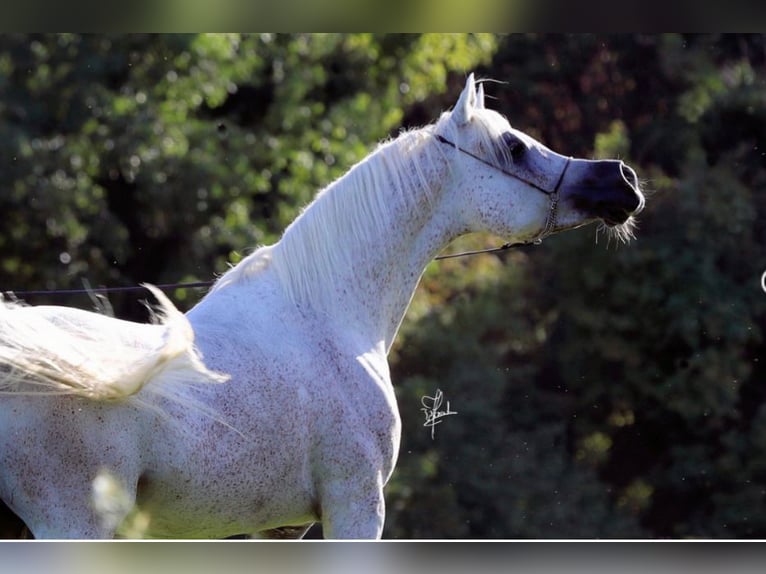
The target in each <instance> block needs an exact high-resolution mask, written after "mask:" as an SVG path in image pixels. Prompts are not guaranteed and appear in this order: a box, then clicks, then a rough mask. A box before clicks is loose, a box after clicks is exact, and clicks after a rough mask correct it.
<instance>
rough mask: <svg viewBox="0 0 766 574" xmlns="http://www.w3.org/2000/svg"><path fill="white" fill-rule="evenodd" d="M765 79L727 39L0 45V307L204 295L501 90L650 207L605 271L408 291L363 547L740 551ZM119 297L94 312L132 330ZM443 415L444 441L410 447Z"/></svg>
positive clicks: (499, 269) (457, 264) (761, 393)
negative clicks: (396, 148) (422, 128)
mask: <svg viewBox="0 0 766 574" xmlns="http://www.w3.org/2000/svg"><path fill="white" fill-rule="evenodd" d="M764 54H766V40H764V38H763V37H762V36H730V35H723V36H712V35H706V36H698V35H694V36H682V35H675V34H670V35H663V36H645V35H639V36H608V37H600V36H593V35H584V36H581V35H578V36H559V35H557V36H539V35H510V36H493V35H465V34H449V35H444V34H424V35H374V34H346V35H340V34H321V35H272V34H260V35H240V34H227V35H141V36H139V35H135V36H81V35H76V34H70V35H56V36H49V35H42V36H20V35H6V36H3V37H1V38H0V117H1V118H2V121H0V158H3V162H2V164H1V165H0V220H1V221H2V227H1V228H0V229H1V230H2V232H0V286H2V287H1V288H2V289H10V288H16V289H39V288H46V287H50V288H53V287H58V288H66V287H80V286H81V281H82V279H87V280H88V281H89V282H90V283H91V284H94V285H98V284H109V285H114V286H118V285H135V284H136V283H138V282H141V281H150V282H171V281H178V280H192V279H208V278H210V277H211V276H212V275H213V274H214V273H219V272H221V271H223V270H224V269H225V268H226V266H227V264H228V263H236V262H237V261H238V260H239V259H240V258H241V257H242V256H243V255H244V254H245V253H246V252H247V250H248V249H250V248H251V247H253V246H255V245H256V244H258V243H269V242H272V241H275V240H276V239H277V238H278V236H279V233H280V232H281V230H282V229H283V228H284V227H285V225H287V224H288V223H289V222H290V221H291V220H292V219H293V218H294V217H295V215H296V214H297V213H298V211H299V210H300V208H301V207H302V206H303V205H305V204H306V203H307V202H308V201H309V200H310V199H311V197H312V196H313V195H314V193H315V192H316V191H317V190H318V189H319V188H320V187H322V186H323V185H326V184H327V183H329V182H330V181H331V180H332V179H333V178H334V177H337V176H338V175H340V174H341V173H343V172H344V171H345V170H346V169H348V167H350V166H351V165H353V163H355V162H356V161H358V160H359V159H361V158H362V157H364V155H365V154H366V153H368V151H369V150H370V149H371V148H372V146H374V145H375V143H376V142H377V141H378V140H380V139H382V138H385V137H388V136H389V135H391V134H392V133H395V132H396V131H397V130H398V129H400V128H401V127H402V126H405V127H407V126H411V125H416V124H421V123H424V122H428V121H432V120H433V119H435V118H436V117H437V114H438V113H439V112H440V111H441V110H443V109H445V108H446V107H448V106H450V105H452V104H453V102H454V97H455V95H456V93H457V90H458V89H459V87H460V85H461V84H462V80H463V77H464V74H465V73H466V72H467V71H469V70H472V69H478V75H479V76H483V77H490V78H494V79H498V80H502V81H507V82H509V85H507V86H506V85H502V84H499V85H498V84H488V85H487V86H486V89H487V92H488V95H490V96H492V97H493V98H495V99H493V100H491V105H492V107H494V108H496V109H498V110H500V111H502V112H503V113H505V114H506V115H508V117H509V118H510V119H511V122H512V123H513V124H514V125H518V127H520V128H521V129H523V130H525V131H528V132H529V133H531V134H532V135H535V136H537V137H540V138H541V139H543V141H545V142H546V143H548V144H549V145H550V146H551V147H553V148H554V149H557V150H559V151H561V152H563V153H567V154H571V155H576V156H583V157H613V156H617V157H620V158H622V159H624V160H625V161H626V162H628V163H630V164H631V165H632V166H633V167H634V168H636V171H637V172H638V174H639V176H640V177H641V178H642V180H643V181H644V182H645V186H646V187H647V188H648V189H650V190H651V191H652V194H651V195H650V197H649V199H648V205H647V209H646V212H645V213H644V214H642V215H641V217H640V222H639V223H640V226H639V232H638V240H637V241H635V242H633V243H631V244H630V245H627V246H626V245H620V246H615V245H614V244H613V243H612V244H610V242H609V241H608V240H607V238H606V237H604V236H603V235H598V234H597V233H596V232H595V230H594V228H592V227H591V228H585V229H583V230H579V231H574V232H570V233H567V234H563V235H561V236H557V237H553V238H550V239H548V240H546V242H545V244H544V245H543V246H541V247H535V248H525V249H523V250H518V251H515V252H513V253H508V254H505V255H502V256H489V255H488V256H481V257H476V258H471V259H463V260H448V261H443V262H439V263H434V264H432V265H430V266H429V267H428V269H427V270H426V272H425V275H424V277H423V281H422V285H421V288H420V289H419V290H418V292H417V294H416V296H415V299H414V300H413V302H412V305H411V308H410V311H409V313H408V315H407V318H406V320H405V322H404V324H403V326H402V329H401V333H400V337H399V339H398V340H397V342H396V345H395V347H394V349H393V351H392V355H391V363H392V372H393V378H394V381H395V389H396V393H397V398H398V401H399V406H400V410H401V413H402V420H403V426H404V430H403V438H402V446H401V450H400V455H399V462H398V467H397V470H396V471H395V474H394V476H393V478H392V481H391V482H390V483H389V486H388V488H387V505H388V509H387V511H388V518H387V523H386V530H385V535H386V536H388V537H394V538H410V537H417V538H474V537H476V538H479V537H494V538H513V537H520V538H532V537H539V538H554V537H556V538H582V537H620V538H622V537H657V536H661V537H668V536H670V537H751V538H762V537H764V535H766V518H764V515H763V513H761V512H760V511H759V509H760V508H761V507H762V506H763V504H764V502H765V500H764V497H765V496H766V386H764V380H766V359H764V358H762V356H761V355H762V352H761V349H762V346H763V340H764V332H763V329H764V325H766V294H764V293H763V291H762V290H761V288H760V280H761V274H762V273H763V272H764V271H766V258H765V257H764V255H763V248H762V246H763V245H764V244H765V243H766V226H763V225H761V224H760V222H761V221H762V219H763V218H762V217H760V216H761V215H764V214H766V193H764V189H766V161H765V160H764V158H766V148H764V145H766V144H764V143H763V142H766V89H765V88H766V86H765V85H764V83H765V79H766V61H765V59H764ZM497 239H498V238H489V237H484V236H480V237H473V238H468V239H466V240H463V241H462V243H461V247H463V246H465V247H468V248H476V247H484V246H488V245H492V244H495V242H496V241H497ZM174 297H175V300H176V301H177V302H179V304H180V305H182V306H184V307H188V306H191V305H192V304H193V303H194V302H195V300H196V298H197V294H196V293H194V292H186V291H183V290H179V291H177V292H176V293H175V294H174ZM134 299H135V297H128V296H124V297H119V296H115V297H113V298H112V303H113V305H114V308H115V310H116V312H117V314H118V315H121V316H126V317H133V318H140V317H142V313H143V311H142V310H141V307H140V306H138V305H136V304H135V301H134ZM29 300H30V302H32V303H43V302H53V303H58V304H62V303H67V304H77V305H88V304H89V303H88V301H87V299H85V298H79V299H69V300H66V299H63V300H62V299H55V300H53V299H48V298H44V297H39V298H34V299H33V298H30V299H29ZM437 389H441V391H443V393H444V397H445V400H446V401H449V402H450V407H451V409H452V410H454V411H457V414H455V415H452V416H448V417H445V418H444V419H442V422H441V424H439V425H438V426H437V427H436V429H435V433H434V438H433V439H432V438H431V434H430V430H429V429H427V428H424V426H423V422H424V413H423V412H422V411H421V406H422V404H421V399H422V397H424V396H433V395H434V393H435V392H436V390H437ZM5 522H6V521H4V520H2V519H0V526H2V527H3V530H2V532H3V533H4V535H11V534H10V532H11V530H10V527H8V526H7V525H6V524H5Z"/></svg>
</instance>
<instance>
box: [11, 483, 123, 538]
mask: <svg viewBox="0 0 766 574" xmlns="http://www.w3.org/2000/svg"><path fill="white" fill-rule="evenodd" d="M69 477H71V479H70V478H69ZM69 477H60V478H58V479H57V480H56V482H55V484H52V483H51V482H52V481H50V480H49V481H48V483H47V484H45V485H43V484H41V483H38V482H36V481H35V482H31V483H30V481H28V480H27V481H26V486H25V487H19V488H16V489H14V491H15V493H16V496H14V501H13V508H14V510H15V511H16V512H18V514H19V515H21V516H23V517H24V521H25V523H26V525H27V527H28V528H29V531H31V533H32V534H33V535H34V537H35V538H36V539H46V538H57V539H97V538H114V536H115V532H116V530H117V528H118V527H119V525H120V524H121V523H122V522H123V520H124V519H125V517H126V516H127V515H128V513H129V512H130V510H131V508H132V506H133V504H134V503H135V490H133V492H132V494H131V493H130V490H128V489H127V488H124V489H122V491H121V492H120V493H119V495H117V494H115V500H110V499H109V498H108V497H109V496H110V495H111V494H112V493H107V494H106V497H107V498H106V499H104V498H103V496H102V498H101V499H100V500H99V495H98V494H97V493H96V492H95V491H96V489H94V480H93V479H90V477H89V476H85V473H80V472H71V471H70V475H69ZM30 486H33V488H32V489H30ZM26 493H33V494H32V495H31V496H27V495H26ZM117 496H119V497H120V499H119V500H117Z"/></svg>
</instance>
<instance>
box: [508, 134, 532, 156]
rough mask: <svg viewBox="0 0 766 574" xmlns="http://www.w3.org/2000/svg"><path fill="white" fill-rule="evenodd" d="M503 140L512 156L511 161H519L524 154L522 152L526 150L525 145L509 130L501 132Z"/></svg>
mask: <svg viewBox="0 0 766 574" xmlns="http://www.w3.org/2000/svg"><path fill="white" fill-rule="evenodd" d="M503 142H504V143H505V145H506V147H507V148H508V151H509V152H510V154H511V157H512V158H513V161H519V160H521V158H522V157H523V156H524V152H526V151H527V146H526V145H524V142H523V141H521V140H520V139H519V138H518V137H516V136H515V135H513V134H512V133H511V132H505V133H504V134H503Z"/></svg>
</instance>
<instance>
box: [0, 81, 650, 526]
mask: <svg viewBox="0 0 766 574" xmlns="http://www.w3.org/2000/svg"><path fill="white" fill-rule="evenodd" d="M643 205H644V199H643V196H642V194H641V192H640V191H639V186H638V182H637V178H636V175H635V173H634V172H633V170H631V169H630V168H629V167H627V166H626V165H625V164H624V163H622V162H621V161H617V160H603V161H590V160H584V159H573V158H568V157H565V156H562V155H559V154H557V153H555V152H553V151H551V150H550V149H548V148H546V147H544V146H543V145H541V144H540V143H538V142H537V141H535V140H534V139H532V138H530V137H529V136H527V135H525V134H523V133H521V132H519V131H518V130H515V129H513V128H511V126H510V125H509V124H508V122H507V120H506V119H504V118H503V116H501V115H500V114H498V113H497V112H495V111H491V110H488V109H485V107H484V96H483V90H482V88H481V86H480V85H479V86H478V87H477V85H476V84H475V83H474V78H473V75H471V76H469V77H468V79H467V82H466V85H465V89H464V90H463V91H462V93H461V94H460V97H459V99H458V101H457V104H456V105H455V107H454V109H453V110H452V111H450V112H445V113H443V114H442V115H441V117H440V118H439V120H438V121H437V122H436V123H435V124H432V125H429V126H426V127H424V128H422V129H418V130H412V131H408V132H405V133H402V134H401V135H399V136H398V137H397V138H396V139H393V140H391V141H387V142H385V143H383V144H381V145H380V146H379V147H378V148H377V149H376V150H375V151H373V152H372V153H371V154H370V155H369V156H368V157H367V158H365V159H364V160H363V161H361V162H360V163H358V164H357V165H355V166H354V167H353V168H352V169H351V170H350V171H349V172H348V173H347V174H346V175H344V176H343V177H341V178H340V179H338V180H337V181H335V182H334V183H332V184H331V185H329V186H328V187H327V188H326V189H324V190H323V191H322V192H321V193H319V194H318V195H317V197H316V199H315V200H314V201H313V202H312V203H311V204H310V205H309V206H308V207H307V208H306V209H305V210H304V211H303V213H302V214H301V215H300V216H299V217H298V218H297V219H296V220H295V221H294V222H293V223H292V224H291V225H290V226H289V227H288V228H287V229H286V230H285V232H284V235H283V236H282V238H281V239H280V241H279V242H278V243H276V244H274V245H271V246H267V247H262V248H260V249H258V250H257V251H255V252H254V253H253V254H251V255H250V256H248V257H247V258H245V259H244V260H243V261H242V262H241V263H239V264H238V265H237V266H235V267H233V268H232V269H231V270H230V271H228V272H227V273H226V274H224V275H223V276H222V277H221V278H220V279H219V280H218V281H217V283H216V284H215V285H214V286H213V288H212V289H211V290H210V292H209V293H208V294H207V295H206V296H205V297H204V299H202V301H200V303H199V304H197V305H196V306H195V307H194V308H193V309H192V310H191V311H190V312H189V313H188V314H187V315H186V316H184V315H183V314H181V313H180V312H178V311H177V310H176V309H175V308H174V307H173V305H172V304H171V303H170V302H169V301H168V300H167V299H166V298H165V297H164V296H163V295H162V294H161V293H160V292H159V291H157V290H153V293H154V295H155V296H156V297H157V299H158V300H159V301H160V306H161V309H160V313H159V315H160V320H159V321H158V322H156V324H152V325H143V324H136V323H130V322H126V321H121V320H117V319H113V318H109V317H106V316H103V315H99V314H96V313H91V312H87V311H81V310H76V309H70V308H64V307H53V306H47V307H27V306H23V305H19V304H12V303H4V304H2V305H0V387H1V388H0V390H1V391H2V394H0V495H1V496H2V499H3V500H4V501H5V502H6V504H7V505H8V506H9V507H10V508H11V509H12V510H13V511H14V512H16V513H17V514H18V515H19V516H20V517H21V518H22V519H23V520H24V521H25V523H26V524H27V526H28V527H29V529H30V530H31V532H32V533H33V534H34V536H35V537H37V538H45V537H52V538H107V537H113V536H115V535H116V534H117V533H118V531H117V528H118V525H119V524H120V522H122V521H123V519H124V518H125V517H126V516H127V515H128V513H129V512H131V509H133V510H132V512H133V513H134V514H133V515H135V512H136V511H137V510H138V511H140V512H141V515H142V516H144V517H145V524H144V526H143V530H142V535H144V536H146V537H168V538H221V537H227V536H231V535H237V534H251V535H255V536H279V537H286V536H294V537H300V536H302V535H303V534H304V533H305V531H306V530H307V529H308V527H309V526H310V525H311V524H312V523H314V522H317V521H319V522H321V524H322V526H323V532H324V535H325V537H328V538H379V537H380V535H381V531H382V529H383V520H384V500H383V487H384V485H385V484H386V482H387V481H388V479H389V477H390V476H391V472H392V470H393V468H394V464H395V462H396V457H397V451H398V448H399V437H400V419H399V413H398V409H397V405H396V401H395V398H394V390H393V387H392V385H391V380H390V376H389V368H388V364H387V354H388V351H389V349H390V347H391V344H392V342H393V340H394V337H395V336H396V333H397V330H398V328H399V324H400V322H401V320H402V317H403V315H404V313H405V311H406V309H407V306H408V305H409V302H410V299H411V297H412V294H413V292H414V290H415V287H416V286H417V284H418V281H419V279H420V276H421V274H422V272H423V270H424V268H425V266H426V265H427V264H428V262H429V261H430V260H431V259H433V258H434V256H435V255H437V254H438V253H439V251H440V250H442V249H443V248H444V247H445V246H446V245H447V244H448V243H450V241H452V240H453V239H454V238H456V237H458V236H460V235H463V234H466V233H470V232H475V231H488V232H491V233H494V234H497V235H500V236H504V237H506V238H508V239H510V240H512V241H517V242H526V241H536V240H540V239H542V238H543V237H546V236H548V235H550V234H552V233H555V232H558V231H562V230H565V229H572V228H574V227H578V226H581V225H583V224H585V223H588V222H593V221H601V222H603V223H605V224H606V225H607V226H609V227H611V228H613V229H615V230H617V233H618V235H620V234H621V235H623V236H629V235H630V234H631V224H632V221H633V220H632V216H633V215H634V214H635V213H637V212H638V211H640V210H641V209H642V208H643ZM105 477H107V478H109V479H110V480H111V482H109V481H108V480H107V481H106V482H105ZM109 484H111V485H112V486H113V487H114V488H115V489H116V490H115V491H116V492H119V493H122V494H123V499H120V500H122V502H121V503H119V504H113V505H112V506H109V504H108V500H107V504H106V505H105V504H104V503H103V501H102V502H101V503H99V496H98V494H99V492H100V491H102V490H104V488H106V489H107V490H108V489H109ZM105 485H106V486H105ZM94 495H95V498H94ZM118 498H119V497H118ZM105 506H106V509H105Z"/></svg>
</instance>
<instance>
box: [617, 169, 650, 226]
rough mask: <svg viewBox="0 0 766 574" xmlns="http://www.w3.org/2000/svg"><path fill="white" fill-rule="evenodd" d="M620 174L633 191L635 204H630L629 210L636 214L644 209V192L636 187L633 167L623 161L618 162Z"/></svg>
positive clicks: (636, 182) (636, 180) (636, 181)
mask: <svg viewBox="0 0 766 574" xmlns="http://www.w3.org/2000/svg"><path fill="white" fill-rule="evenodd" d="M620 174H621V175H622V179H623V181H624V182H625V183H627V184H628V187H630V189H631V190H632V191H633V193H634V200H635V205H633V206H632V208H631V209H630V211H631V212H632V213H633V215H636V214H638V213H640V212H641V211H642V210H643V209H644V194H643V193H641V190H640V189H639V187H638V176H637V175H636V172H635V171H633V168H631V167H630V166H629V165H626V164H625V163H623V162H620Z"/></svg>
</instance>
